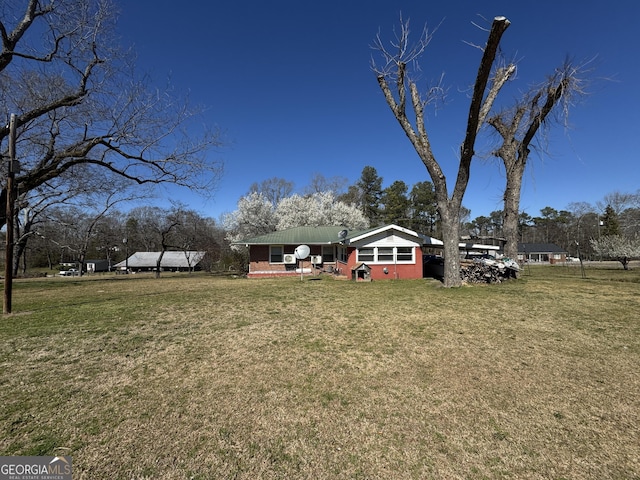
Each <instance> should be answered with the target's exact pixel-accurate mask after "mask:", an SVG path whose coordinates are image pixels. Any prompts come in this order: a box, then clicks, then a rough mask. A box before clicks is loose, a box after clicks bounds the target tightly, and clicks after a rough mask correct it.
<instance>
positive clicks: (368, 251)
mask: <svg viewBox="0 0 640 480" xmlns="http://www.w3.org/2000/svg"><path fill="white" fill-rule="evenodd" d="M373 257H374V255H373V248H359V249H358V262H373Z"/></svg>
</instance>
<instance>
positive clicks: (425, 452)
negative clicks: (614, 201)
mask: <svg viewBox="0 0 640 480" xmlns="http://www.w3.org/2000/svg"><path fill="white" fill-rule="evenodd" d="M638 272H639V271H638V270H632V271H631V272H622V271H620V270H599V271H596V270H595V269H590V270H589V271H588V278H586V279H582V278H581V277H580V274H579V271H578V270H576V269H566V268H563V267H555V268H533V269H531V270H530V271H529V272H527V273H526V274H525V275H523V277H522V278H521V279H520V280H518V281H516V282H510V283H507V284H501V285H494V286H470V287H463V288H460V289H454V290H448V289H444V288H441V287H439V284H438V283H437V282H432V281H428V280H426V281H388V282H372V283H358V284H356V283H352V282H346V281H335V280H332V279H330V278H329V279H322V280H305V281H303V282H301V281H300V280H299V279H295V280H288V279H278V280H246V279H228V278H215V277H211V276H206V275H192V276H187V275H178V276H173V277H164V278H161V279H159V280H154V279H152V278H145V277H143V276H138V277H136V278H134V277H133V276H132V277H130V278H126V279H121V278H118V279H116V278H106V277H105V278H102V279H98V280H95V279H93V280H92V279H74V280H72V279H55V280H47V281H44V280H38V281H24V282H16V286H15V287H14V291H15V293H14V311H15V312H17V313H16V314H15V315H12V316H8V317H5V318H3V319H2V326H1V327H0V334H1V335H2V338H3V341H2V343H1V346H0V386H1V388H0V405H1V406H2V407H1V409H0V429H1V432H2V435H0V454H2V455H51V454H65V455H71V456H72V457H73V462H74V479H107V478H109V479H112V478H115V479H190V478H193V479H209V478H215V479H218V478H220V479H284V478H288V479H429V478H434V479H457V478H460V479H484V478H488V479H494V478H495V479H499V478H512V479H521V478H524V479H527V478H532V479H533V478H540V479H542V478H544V479H638V478H640V435H639V433H640V418H639V417H640V377H639V366H640V341H639V339H640V337H639V333H640V324H639V320H638V317H639V316H640V315H638V313H639V312H640V295H639V293H640V273H638Z"/></svg>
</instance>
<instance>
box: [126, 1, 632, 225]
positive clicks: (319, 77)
mask: <svg viewBox="0 0 640 480" xmlns="http://www.w3.org/2000/svg"><path fill="white" fill-rule="evenodd" d="M400 12H402V15H403V17H404V18H405V19H406V18H410V20H411V24H412V26H413V30H414V31H415V33H416V34H417V33H419V31H420V30H421V28H422V26H423V25H424V24H425V23H427V24H428V25H429V26H430V27H432V28H434V27H436V26H438V25H439V27H438V30H437V32H436V33H435V36H434V38H433V41H432V42H431V44H430V46H429V48H428V50H427V51H426V54H425V55H424V57H423V58H422V60H421V68H422V71H423V77H424V80H425V82H426V81H429V80H435V79H437V78H439V77H440V75H442V74H444V83H445V85H446V86H447V87H448V88H449V91H448V95H447V102H446V104H445V105H444V106H443V107H442V108H440V109H439V110H438V111H435V112H434V111H430V112H429V116H428V119H427V131H428V133H429V135H430V140H431V143H432V146H433V149H434V153H435V155H436V158H437V160H438V161H439V162H440V164H441V165H442V166H443V168H444V169H445V173H446V174H447V179H448V183H449V186H450V187H449V188H450V189H451V188H453V182H454V181H455V175H456V173H457V165H458V162H457V157H456V152H457V150H458V148H459V145H460V144H461V142H462V140H463V135H464V129H465V126H466V116H467V113H468V108H469V98H468V96H469V95H468V91H469V87H470V86H471V85H472V83H473V81H474V79H475V75H476V73H477V68H478V63H479V60H480V56H481V52H480V51H479V50H478V49H475V48H473V47H471V46H469V45H468V43H465V42H470V43H473V44H484V42H485V40H486V32H483V31H481V30H479V29H478V28H476V27H475V26H474V25H473V24H472V22H475V23H477V24H479V25H482V26H489V25H490V22H491V19H492V18H493V17H495V16H497V15H504V16H506V17H507V18H508V19H509V20H510V21H511V26H510V27H509V29H508V30H507V31H506V33H505V35H504V37H503V40H502V44H501V49H502V53H503V54H504V56H505V57H506V58H507V59H513V58H516V59H517V60H518V78H517V80H516V81H515V82H513V83H512V84H511V85H510V87H509V90H508V91H506V92H503V95H502V98H501V101H502V103H503V104H510V103H512V101H513V99H514V98H515V97H516V95H517V94H518V92H519V91H524V90H527V89H528V87H529V86H530V85H531V84H533V83H538V82H540V81H543V80H544V79H545V77H546V76H547V75H549V74H551V73H553V70H554V68H555V67H557V66H559V65H561V64H562V62H563V61H564V60H565V58H566V57H567V56H569V57H570V58H572V59H573V60H574V61H575V62H577V63H582V62H585V61H590V60H591V61H592V62H591V63H590V65H591V66H592V67H594V68H595V70H594V71H593V72H592V73H591V74H590V83H591V84H590V86H589V92H590V95H589V96H587V97H586V98H584V99H583V101H582V102H581V103H580V104H579V105H577V106H576V107H574V108H573V110H572V111H571V113H570V117H569V120H570V124H571V125H570V129H569V130H565V129H564V128H563V127H562V126H561V125H559V126H557V127H556V128H555V130H554V131H553V134H552V135H551V136H550V138H549V144H548V147H547V149H546V152H545V153H544V155H543V156H536V155H533V156H531V157H530V161H529V167H528V169H527V172H526V173H525V181H524V189H523V195H522V201H521V209H523V210H525V211H526V212H527V213H529V214H530V215H532V216H536V215H539V211H540V209H541V208H543V207H545V206H552V207H554V208H556V209H564V208H566V207H567V205H568V204H569V203H570V202H578V201H586V202H589V203H595V202H596V201H599V200H601V199H602V198H603V196H604V195H606V194H607V193H611V192H613V191H616V190H617V191H621V192H636V191H637V190H638V189H639V188H640V182H639V178H640V174H639V171H640V169H639V168H638V150H637V147H636V141H637V139H638V138H639V137H640V88H639V86H640V61H639V60H638V58H640V57H638V52H637V49H638V47H639V46H640V41H639V40H640V34H639V33H638V31H639V30H638V28H637V25H636V23H637V21H638V18H640V3H638V2H628V1H622V0H613V1H609V2H602V1H594V0H580V1H578V0H568V1H557V0H555V1H548V0H539V1H538V2H534V3H531V2H516V1H513V0H511V1H480V2H479V1H471V0H451V1H449V2H433V1H424V0H423V1H396V2H393V1H379V0H368V1H344V0H342V1H336V0H323V1H322V2H317V1H316V2H314V1H300V0H298V1H291V0H275V1H265V0H262V1H257V0H236V1H233V2H220V1H205V0H185V1H183V2H176V1H175V0H171V1H169V0H153V1H151V0H136V1H126V2H125V1H122V2H121V16H120V20H119V26H118V28H119V33H120V35H121V37H122V42H123V44H124V45H133V47H134V48H135V50H136V52H137V55H138V63H137V65H138V68H139V69H140V70H141V71H142V72H146V73H149V74H150V75H151V77H152V78H153V81H155V82H157V83H158V85H164V84H165V83H166V80H167V78H168V77H170V78H171V82H172V83H173V84H174V85H175V87H176V88H177V89H178V90H180V91H182V92H188V93H189V96H190V98H191V101H192V102H193V103H197V104H200V105H204V106H206V107H207V113H206V116H205V117H206V121H207V122H208V123H210V124H212V125H217V126H219V127H220V128H221V129H223V130H224V131H225V134H226V137H227V141H228V145H227V146H226V147H224V148H223V149H221V150H219V151H218V152H214V153H212V155H213V156H214V157H216V158H220V159H223V160H224V163H225V174H224V177H223V178H222V181H221V183H220V185H219V188H218V190H217V191H216V192H215V195H214V196H213V198H212V199H210V200H205V199H203V198H201V197H198V196H193V195H191V194H190V193H189V192H188V191H185V190H180V191H179V192H176V191H175V190H173V189H170V190H169V191H167V192H165V193H164V195H166V196H172V197H174V196H175V197H178V199H180V200H181V201H183V202H184V203H187V204H188V205H190V206H191V208H193V209H195V210H197V211H199V212H200V213H202V214H204V215H207V216H211V217H214V218H218V217H219V216H220V215H221V214H223V213H225V212H230V211H233V210H235V208H236V204H237V201H238V199H239V198H240V197H241V196H242V195H244V194H245V193H246V192H247V190H248V188H249V185H250V184H252V183H253V182H260V181H262V180H265V179H267V178H271V177H281V178H284V179H286V180H289V181H292V182H294V183H295V185H296V187H297V189H302V188H304V187H305V186H306V185H307V184H308V183H309V181H310V179H311V177H312V175H313V174H315V173H321V174H322V175H324V176H325V177H332V176H342V177H346V178H347V179H348V180H349V182H350V183H353V182H355V181H356V180H357V179H358V178H359V177H360V174H361V172H362V169H363V167H364V166H366V165H371V166H373V167H375V168H376V169H377V171H378V174H379V175H380V176H381V177H383V186H384V187H386V186H388V185H390V184H391V183H392V182H393V181H395V180H403V181H404V182H405V183H407V185H408V186H409V188H411V186H412V185H413V184H414V183H416V182H418V181H424V180H430V179H429V176H428V173H427V171H426V169H425V167H424V166H423V165H422V162H421V161H420V159H419V158H418V156H417V154H416V153H415V151H414V150H413V147H412V146H411V145H410V143H409V141H408V140H407V138H406V137H405V135H404V133H403V132H402V130H401V129H400V126H399V125H398V124H397V122H396V120H395V118H394V117H393V115H392V113H391V111H390V110H389V108H388V106H387V105H386V103H385V101H384V98H383V96H382V94H381V92H380V90H379V87H378V84H377V82H376V79H375V75H374V74H373V72H372V71H371V69H370V64H369V62H370V58H371V55H372V50H371V48H370V45H371V44H372V42H373V39H374V37H375V35H376V34H377V33H378V31H380V32H381V35H382V37H383V38H390V37H391V35H392V29H393V28H394V27H395V26H397V25H398V18H399V14H400ZM483 18H484V19H483ZM484 146H486V143H485V142H481V143H479V144H478V145H477V148H476V150H477V151H482V150H483V147H484ZM503 188H504V176H503V174H502V173H501V169H500V168H499V166H498V163H496V161H495V160H488V159H486V160H483V159H481V158H475V159H474V161H473V164H472V171H471V180H470V184H469V187H468V189H467V193H466V195H465V198H464V201H463V204H464V205H465V206H466V207H468V208H470V209H471V217H472V218H475V217H477V216H479V215H488V214H489V213H490V212H491V211H493V210H499V209H501V208H502V204H501V197H502V190H503Z"/></svg>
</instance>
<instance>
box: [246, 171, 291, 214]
mask: <svg viewBox="0 0 640 480" xmlns="http://www.w3.org/2000/svg"><path fill="white" fill-rule="evenodd" d="M253 193H259V194H261V195H262V196H263V197H264V198H266V199H267V200H269V202H271V205H273V206H274V207H275V206H276V205H277V204H278V203H280V200H282V199H283V198H286V197H288V196H289V195H291V194H292V193H293V182H290V181H289V180H285V179H284V178H279V177H272V178H269V179H267V180H263V181H262V182H260V183H257V182H254V183H252V184H251V186H250V187H249V191H248V192H247V195H251V194H253Z"/></svg>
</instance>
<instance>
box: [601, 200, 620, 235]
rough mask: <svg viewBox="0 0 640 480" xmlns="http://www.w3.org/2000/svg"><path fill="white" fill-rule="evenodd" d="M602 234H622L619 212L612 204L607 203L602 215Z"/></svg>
mask: <svg viewBox="0 0 640 480" xmlns="http://www.w3.org/2000/svg"><path fill="white" fill-rule="evenodd" d="M600 233H601V235H602V236H608V235H620V221H619V220H618V214H617V213H616V211H615V210H614V209H613V207H612V206H611V205H607V207H606V208H605V209H604V215H603V216H602V230H601V232H600Z"/></svg>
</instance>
